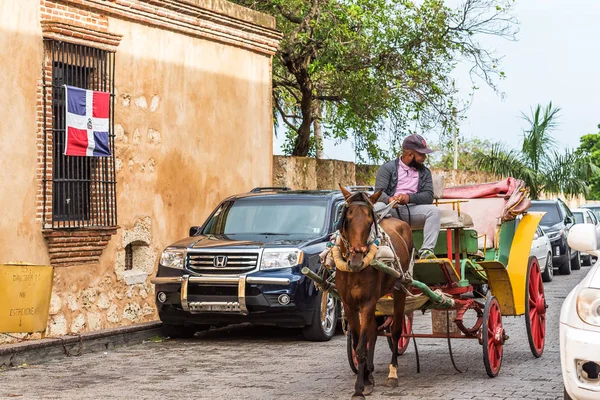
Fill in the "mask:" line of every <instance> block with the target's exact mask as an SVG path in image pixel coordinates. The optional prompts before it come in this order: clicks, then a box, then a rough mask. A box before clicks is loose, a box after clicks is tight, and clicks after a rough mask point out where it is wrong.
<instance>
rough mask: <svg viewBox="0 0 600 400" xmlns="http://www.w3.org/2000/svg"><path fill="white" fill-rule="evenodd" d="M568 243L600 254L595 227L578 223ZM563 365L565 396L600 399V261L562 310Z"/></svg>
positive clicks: (588, 251) (561, 362)
mask: <svg viewBox="0 0 600 400" xmlns="http://www.w3.org/2000/svg"><path fill="white" fill-rule="evenodd" d="M568 241H569V245H570V246H571V247H572V248H573V249H576V250H579V251H581V252H585V253H589V254H593V255H595V256H596V257H598V256H599V255H600V251H599V248H598V244H599V240H598V236H597V231H596V229H595V228H594V227H593V226H592V225H590V224H578V225H575V226H574V227H573V228H571V231H570V232H569V238H568ZM560 365H561V371H562V377H563V383H564V386H565V390H564V398H565V399H576V400H592V399H600V262H599V261H596V263H595V264H594V266H593V267H592V268H591V269H590V271H589V272H588V274H587V276H586V277H585V278H584V279H583V280H582V281H581V282H579V284H578V285H577V286H575V287H574V288H573V290H571V292H570V293H569V295H568V296H567V298H566V299H565V301H564V302H563V305H562V308H561V310H560Z"/></svg>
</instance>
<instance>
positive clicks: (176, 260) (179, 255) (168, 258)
mask: <svg viewBox="0 0 600 400" xmlns="http://www.w3.org/2000/svg"><path fill="white" fill-rule="evenodd" d="M184 256H185V251H184V250H176V249H166V250H165V251H163V252H162V254H161V256H160V265H162V266H164V267H169V268H178V269H183V258H184Z"/></svg>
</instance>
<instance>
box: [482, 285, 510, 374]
mask: <svg viewBox="0 0 600 400" xmlns="http://www.w3.org/2000/svg"><path fill="white" fill-rule="evenodd" d="M481 341H482V344H483V363H484V364H485V371H486V372H487V374H488V376H489V377H490V378H494V377H495V376H497V375H498V372H500V366H501V365H502V353H503V346H504V328H503V327H502V314H501V313H500V304H499V303H498V300H496V298H495V297H494V296H490V297H488V298H487V300H486V302H485V309H484V311H483V326H482V327H481Z"/></svg>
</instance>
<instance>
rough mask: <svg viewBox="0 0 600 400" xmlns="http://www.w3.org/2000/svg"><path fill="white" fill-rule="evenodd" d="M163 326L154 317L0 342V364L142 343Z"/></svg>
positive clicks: (42, 359)
mask: <svg viewBox="0 0 600 400" xmlns="http://www.w3.org/2000/svg"><path fill="white" fill-rule="evenodd" d="M161 326H162V323H161V322H160V321H153V322H145V323H142V324H135V325H129V326H124V327H119V328H112V329H103V330H100V331H95V332H87V333H82V334H80V335H68V336H60V337H53V338H45V339H38V340H29V341H23V342H20V343H11V344H5V345H0V368H8V367H15V366H19V365H23V364H38V363H41V362H46V361H50V360H55V359H58V358H62V357H71V356H79V355H81V354H84V353H92V352H96V351H106V350H110V349H113V348H116V347H121V346H128V345H135V344H140V343H141V342H142V341H143V340H145V339H148V338H150V337H152V336H160V335H161V334H162V332H161V329H160V328H161Z"/></svg>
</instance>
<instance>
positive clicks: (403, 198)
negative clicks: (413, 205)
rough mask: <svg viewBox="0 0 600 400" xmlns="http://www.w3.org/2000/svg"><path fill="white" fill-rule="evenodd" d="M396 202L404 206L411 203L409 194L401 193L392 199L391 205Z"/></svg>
mask: <svg viewBox="0 0 600 400" xmlns="http://www.w3.org/2000/svg"><path fill="white" fill-rule="evenodd" d="M394 200H396V201H397V202H398V204H401V205H404V204H408V203H409V202H410V196H409V195H407V194H402V193H401V194H398V195H396V196H392V197H390V203H391V202H392V201H394Z"/></svg>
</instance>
